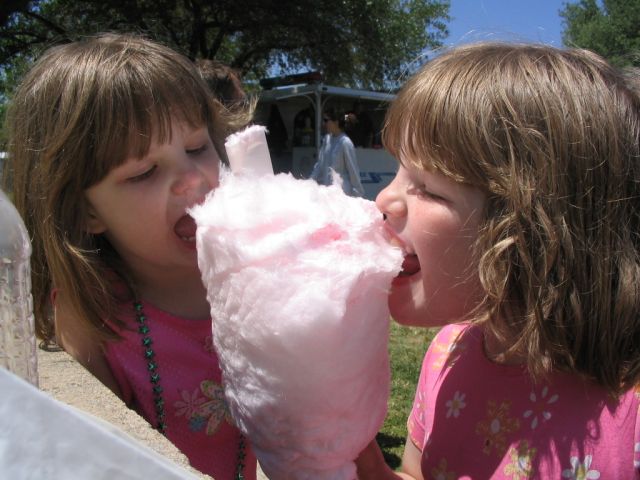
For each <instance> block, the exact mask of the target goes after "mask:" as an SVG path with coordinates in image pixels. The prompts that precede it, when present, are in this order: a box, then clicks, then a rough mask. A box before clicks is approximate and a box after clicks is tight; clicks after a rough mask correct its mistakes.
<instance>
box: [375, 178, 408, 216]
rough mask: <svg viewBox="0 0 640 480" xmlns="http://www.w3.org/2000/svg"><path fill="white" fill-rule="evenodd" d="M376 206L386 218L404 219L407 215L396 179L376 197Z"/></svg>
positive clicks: (405, 205)
mask: <svg viewBox="0 0 640 480" xmlns="http://www.w3.org/2000/svg"><path fill="white" fill-rule="evenodd" d="M376 206H377V207H378V210H380V211H381V212H382V214H383V215H384V217H385V219H386V218H387V217H404V216H406V214H407V204H406V203H405V200H404V198H403V196H402V195H401V192H400V190H399V188H398V182H397V178H394V179H393V180H392V181H391V183H390V184H389V185H387V186H386V187H385V188H384V189H382V191H381V192H380V193H378V196H377V197H376Z"/></svg>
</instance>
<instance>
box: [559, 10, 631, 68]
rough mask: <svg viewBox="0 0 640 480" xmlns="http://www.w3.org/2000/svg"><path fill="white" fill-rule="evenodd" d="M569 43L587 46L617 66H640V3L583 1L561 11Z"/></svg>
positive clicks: (566, 38)
mask: <svg viewBox="0 0 640 480" xmlns="http://www.w3.org/2000/svg"><path fill="white" fill-rule="evenodd" d="M560 15H561V16H562V17H563V18H564V23H565V26H566V29H565V30H564V32H563V41H564V44H565V45H567V46H576V47H581V48H587V49H589V50H593V51H594V52H597V53H599V54H600V55H602V56H603V57H605V58H607V59H608V60H609V61H611V63H613V64H615V65H618V66H621V67H623V66H630V65H633V66H636V67H637V66H640V2H638V0H601V1H596V0H580V1H578V2H577V3H568V4H566V5H565V8H564V9H563V10H562V11H561V12H560Z"/></svg>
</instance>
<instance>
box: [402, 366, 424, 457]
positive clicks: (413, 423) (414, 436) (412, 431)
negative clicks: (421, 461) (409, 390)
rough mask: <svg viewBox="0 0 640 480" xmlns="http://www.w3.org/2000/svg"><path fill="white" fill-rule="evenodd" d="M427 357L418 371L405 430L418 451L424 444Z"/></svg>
mask: <svg viewBox="0 0 640 480" xmlns="http://www.w3.org/2000/svg"><path fill="white" fill-rule="evenodd" d="M427 357H428V354H427V355H425V357H424V360H423V362H422V368H421V369H420V377H419V379H418V384H417V386H416V394H415V397H414V399H413V407H412V408H411V413H410V414H409V419H408V420H407V430H408V433H409V438H410V439H411V441H412V442H413V444H414V445H415V446H416V447H417V448H418V449H419V450H420V451H422V449H423V448H424V444H425V441H426V422H425V419H426V411H425V409H426V401H425V400H426V398H425V394H426V383H427V382H426V376H427V372H428V368H427V366H426V365H427Z"/></svg>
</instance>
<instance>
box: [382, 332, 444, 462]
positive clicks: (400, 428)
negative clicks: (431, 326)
mask: <svg viewBox="0 0 640 480" xmlns="http://www.w3.org/2000/svg"><path fill="white" fill-rule="evenodd" d="M436 332H437V330H426V329H424V328H409V327H401V326H399V325H398V324H396V323H394V322H391V339H390V342H389V353H390V357H391V396H390V399H389V411H388V413H387V418H386V420H385V423H384V425H383V427H382V430H381V431H380V433H379V434H378V437H377V440H378V443H379V444H380V447H381V448H382V452H383V453H384V456H385V459H386V460H387V463H388V464H389V465H390V466H391V467H392V468H398V467H399V466H400V460H401V458H402V451H403V450H404V443H405V441H406V438H407V418H408V416H409V412H410V411H411V406H412V404H413V396H414V393H415V388H416V383H417V381H418V375H419V374H420V366H421V364H422V359H423V357H424V354H425V352H426V351H427V347H428V346H429V342H431V339H432V338H433V336H434V335H435V333H436Z"/></svg>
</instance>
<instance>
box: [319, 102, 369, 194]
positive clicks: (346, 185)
mask: <svg viewBox="0 0 640 480" xmlns="http://www.w3.org/2000/svg"><path fill="white" fill-rule="evenodd" d="M322 124H323V128H324V130H325V131H326V135H325V136H324V138H323V139H322V145H321V146H320V153H319V157H318V161H317V162H316V164H315V166H314V167H313V171H312V172H311V176H310V178H313V179H314V180H315V181H316V182H318V183H319V184H320V185H331V183H332V181H333V180H332V176H331V170H334V171H335V172H337V173H338V174H339V175H340V177H342V190H343V191H344V193H346V194H347V195H350V196H352V197H362V196H363V195H364V188H363V187H362V183H361V182H360V168H359V167H358V159H357V158H356V150H355V148H354V146H353V142H352V141H351V139H350V138H349V137H348V136H347V135H346V134H345V133H344V126H345V115H338V114H337V113H336V111H335V110H334V109H327V110H325V112H324V115H323V116H322Z"/></svg>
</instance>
